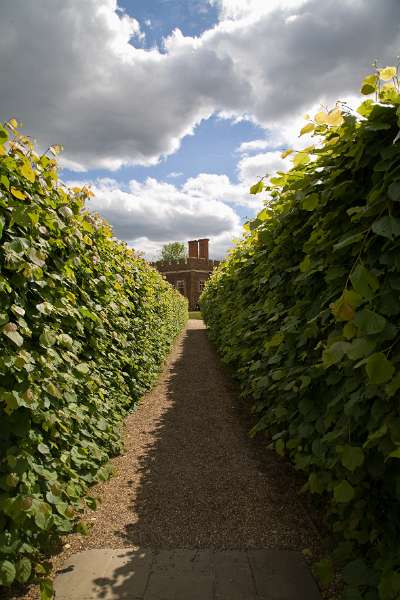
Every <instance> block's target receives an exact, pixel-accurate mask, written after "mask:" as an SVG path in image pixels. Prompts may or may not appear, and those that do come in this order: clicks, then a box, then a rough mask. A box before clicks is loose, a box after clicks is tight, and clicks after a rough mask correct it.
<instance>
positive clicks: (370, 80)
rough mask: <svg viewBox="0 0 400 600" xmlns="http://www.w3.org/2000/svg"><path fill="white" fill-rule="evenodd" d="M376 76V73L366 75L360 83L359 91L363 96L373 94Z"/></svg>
mask: <svg viewBox="0 0 400 600" xmlns="http://www.w3.org/2000/svg"><path fill="white" fill-rule="evenodd" d="M377 83H378V77H377V76H376V75H367V77H365V78H364V80H363V82H362V85H361V93H362V94H364V95H365V96H368V95H369V94H373V93H374V92H375V91H376V86H377Z"/></svg>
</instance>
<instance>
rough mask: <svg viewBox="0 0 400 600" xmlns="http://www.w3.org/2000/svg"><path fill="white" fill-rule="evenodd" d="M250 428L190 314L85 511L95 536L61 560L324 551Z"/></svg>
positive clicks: (69, 548)
mask: <svg viewBox="0 0 400 600" xmlns="http://www.w3.org/2000/svg"><path fill="white" fill-rule="evenodd" d="M247 431H248V423H247V422H246V418H245V417H244V415H243V414H242V412H241V409H240V403H239V401H238V399H237V393H236V390H235V387H234V385H233V384H232V382H231V380H230V378H229V376H228V375H227V374H226V372H225V371H224V369H223V367H222V366H221V364H220V362H219V359H218V358H217V355H216V353H215V350H214V348H213V347H212V346H211V344H210V342H209V341H208V338H207V335H206V330H205V327H204V323H203V321H199V320H189V322H188V327H187V329H186V331H185V332H184V334H183V335H182V336H181V337H180V338H179V340H178V341H177V343H176V345H175V347H174V349H173V351H172V353H171V355H170V357H169V359H168V363H167V364H166V367H165V369H164V372H163V374H162V376H161V377H160V379H159V382H158V384H157V385H156V387H155V388H154V389H153V390H152V391H151V392H149V393H148V394H147V395H146V396H145V397H144V398H143V400H142V402H141V403H140V405H139V407H138V409H137V410H136V411H135V412H133V413H132V414H131V415H130V416H129V417H128V418H127V419H126V422H125V452H124V454H122V455H121V456H119V457H117V458H115V459H113V460H112V463H113V464H114V467H115V469H116V475H115V477H113V478H112V479H111V480H110V481H109V482H106V483H101V484H98V485H96V486H95V487H94V488H93V489H92V492H91V493H92V495H94V496H96V497H98V498H101V504H100V506H99V508H98V510H97V511H96V512H91V511H90V512H88V513H87V515H86V519H87V521H88V522H89V523H92V524H93V527H92V529H91V532H90V534H89V535H88V536H85V537H83V536H81V535H71V536H68V537H67V538H65V544H66V545H65V546H64V550H63V552H62V554H61V555H60V556H58V557H57V558H56V559H55V562H54V567H55V568H58V567H59V566H60V564H61V562H62V560H64V559H65V558H66V557H67V556H69V555H71V554H73V553H76V552H78V551H80V550H83V549H89V548H121V547H122V546H146V547H151V548H163V549H168V548H214V549H226V548H240V549H246V548H280V549H291V550H300V551H301V550H303V549H304V548H311V549H314V550H317V549H318V547H319V540H318V534H317V531H316V528H315V526H314V525H313V522H312V521H311V519H310V517H309V514H308V512H307V510H306V507H305V504H304V503H303V499H302V497H300V496H299V487H300V486H299V483H298V478H297V476H296V475H294V473H293V471H292V469H291V468H290V467H289V466H288V465H287V464H286V462H285V461H284V460H283V459H280V458H279V457H277V456H276V455H275V454H274V453H272V452H270V451H266V450H265V448H264V447H263V446H262V445H261V444H260V441H259V440H251V439H250V438H249V436H248V435H247ZM33 597H35V596H34V595H32V591H31V592H30V594H29V593H28V595H26V596H25V598H33ZM19 598H22V597H21V596H19Z"/></svg>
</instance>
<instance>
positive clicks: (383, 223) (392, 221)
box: [372, 215, 400, 240]
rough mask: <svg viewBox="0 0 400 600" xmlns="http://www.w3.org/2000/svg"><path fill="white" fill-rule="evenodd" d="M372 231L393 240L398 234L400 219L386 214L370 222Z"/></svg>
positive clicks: (399, 232) (399, 231) (399, 233)
mask: <svg viewBox="0 0 400 600" xmlns="http://www.w3.org/2000/svg"><path fill="white" fill-rule="evenodd" d="M372 231H373V232H374V233H376V234H377V235H381V236H383V237H385V238H388V239H389V240H394V239H395V238H396V237H398V236H399V235H400V219H398V218H396V217H391V216H389V215H387V216H386V217H382V218H380V219H378V220H377V221H375V222H374V223H373V224H372Z"/></svg>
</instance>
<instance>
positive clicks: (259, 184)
mask: <svg viewBox="0 0 400 600" xmlns="http://www.w3.org/2000/svg"><path fill="white" fill-rule="evenodd" d="M263 189H264V182H263V181H262V180H261V181H258V182H257V183H255V184H254V185H252V186H251V188H250V194H259V193H260V192H262V191H263Z"/></svg>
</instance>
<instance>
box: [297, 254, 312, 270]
mask: <svg viewBox="0 0 400 600" xmlns="http://www.w3.org/2000/svg"><path fill="white" fill-rule="evenodd" d="M299 269H300V271H301V272H302V273H306V272H307V271H309V270H310V269H311V260H310V257H309V256H308V255H307V256H305V257H304V259H303V260H302V261H301V263H300V264H299Z"/></svg>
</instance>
